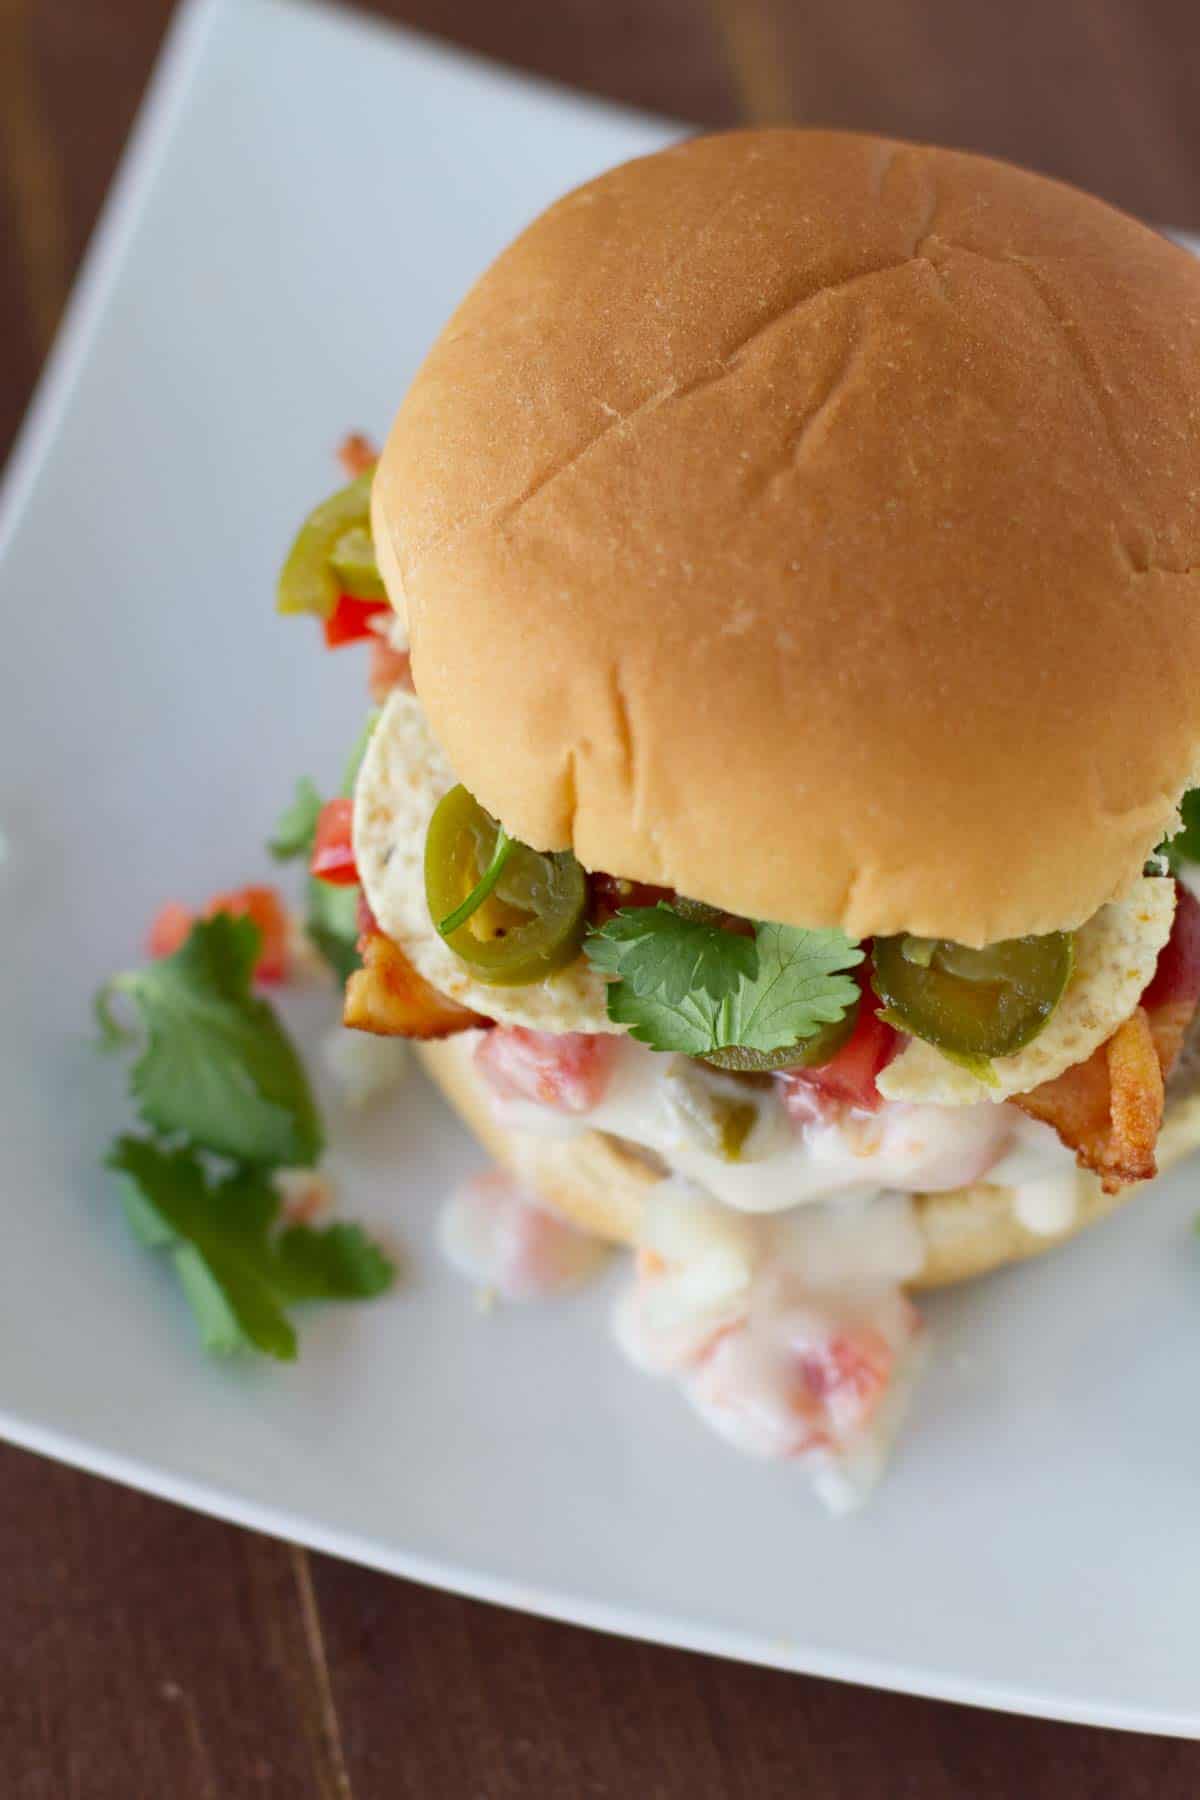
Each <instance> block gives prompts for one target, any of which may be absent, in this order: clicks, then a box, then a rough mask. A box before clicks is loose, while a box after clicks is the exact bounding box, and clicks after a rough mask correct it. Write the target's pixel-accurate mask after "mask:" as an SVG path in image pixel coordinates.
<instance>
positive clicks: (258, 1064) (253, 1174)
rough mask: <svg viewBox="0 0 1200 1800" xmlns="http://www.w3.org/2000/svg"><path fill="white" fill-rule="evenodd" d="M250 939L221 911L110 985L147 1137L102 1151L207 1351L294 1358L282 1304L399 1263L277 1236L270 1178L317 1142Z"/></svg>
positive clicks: (306, 1092)
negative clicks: (122, 1005) (173, 1276)
mask: <svg viewBox="0 0 1200 1800" xmlns="http://www.w3.org/2000/svg"><path fill="white" fill-rule="evenodd" d="M351 899H352V900H353V894H351ZM260 945H261V933H260V932H259V929H258V927H257V926H256V925H255V924H254V923H253V921H252V920H250V919H246V918H238V919H235V918H233V917H232V916H231V915H230V914H228V913H217V914H216V915H215V916H214V917H213V918H211V919H205V920H201V921H199V922H198V923H197V924H195V925H194V926H193V927H192V930H191V933H190V934H189V936H188V939H187V941H186V943H185V944H184V945H183V947H182V948H181V949H179V950H177V951H176V952H175V954H174V956H169V957H165V958H163V959H162V960H161V961H159V962H156V963H151V964H150V965H149V966H148V967H147V968H144V969H136V970H132V971H131V972H129V973H128V974H123V975H116V976H114V977H113V978H112V980H111V981H109V982H107V983H106V984H105V986H104V987H103V988H102V989H101V991H100V993H99V994H98V995H97V997H96V1015H97V1018H98V1020H99V1022H100V1025H101V1029H102V1031H103V1034H104V1037H105V1039H106V1040H107V1041H108V1042H109V1043H110V1044H114V1045H122V1044H131V1043H137V1044H139V1045H140V1049H139V1054H138V1056H137V1059H136V1061H135V1062H134V1064H133V1066H132V1068H131V1070H130V1093H131V1097H132V1099H133V1101H134V1103H135V1105H136V1107H137V1109H138V1112H139V1113H140V1115H141V1117H142V1120H143V1121H144V1123H145V1124H146V1125H147V1126H148V1127H149V1128H150V1131H151V1133H152V1134H154V1135H153V1137H151V1138H144V1137H142V1138H139V1137H131V1136H124V1137H121V1138H119V1139H118V1140H117V1143H116V1144H115V1146H114V1148H113V1150H112V1151H111V1153H110V1155H109V1157H108V1164H109V1166H110V1167H111V1168H114V1169H117V1170H118V1171H119V1172H120V1173H121V1174H122V1175H123V1176H124V1178H125V1180H124V1186H123V1189H122V1202H123V1205H124V1209H125V1215H126V1218H127V1219H128V1221H129V1224H130V1226H131V1228H132V1230H133V1232H134V1234H135V1236H136V1237H137V1238H138V1240H139V1242H141V1243H142V1244H144V1245H146V1246H147V1247H149V1248H153V1249H163V1250H169V1251H170V1253H171V1257H172V1260H173V1262H174V1265H175V1269H176V1272H177V1274H178V1276H179V1279H180V1282H181V1284H182V1286H183V1290H184V1293H185V1294H186V1296H187V1299H188V1302H189V1304H190V1306H191V1308H192V1310H193V1312H194V1313H195V1314H196V1317H197V1319H198V1320H199V1323H200V1330H201V1336H202V1338H203V1340H204V1343H205V1345H206V1347H207V1348H209V1349H212V1350H222V1351H228V1350H233V1349H237V1348H239V1347H250V1348H253V1349H257V1350H261V1351H264V1352H265V1353H266V1354H267V1355H270V1356H276V1357H282V1358H285V1359H290V1358H292V1357H294V1356H295V1354H296V1334H295V1331H294V1329H293V1327H292V1325H291V1323H290V1322H289V1320H288V1319H287V1317H286V1316H285V1313H284V1310H283V1309H284V1308H285V1307H287V1306H290V1305H291V1304H292V1303H293V1302H295V1301H300V1300H353V1299H361V1298H365V1297H367V1296H369V1295H372V1294H378V1293H381V1292H382V1291H383V1289H384V1288H386V1287H388V1286H389V1285H390V1284H391V1281H392V1278H393V1269H392V1265H391V1263H390V1261H389V1260H388V1258H387V1257H386V1256H385V1255H384V1253H383V1252H382V1251H381V1250H380V1249H378V1248H377V1247H376V1246H375V1245H374V1244H373V1243H372V1242H371V1241H370V1239H369V1238H367V1237H366V1235H365V1234H364V1233H363V1232H362V1230H361V1229H360V1228H359V1227H358V1226H356V1225H347V1224H335V1225H330V1226H326V1227H325V1228H324V1229H322V1230H314V1229H313V1228H311V1227H309V1226H305V1225H292V1226H288V1227H286V1228H285V1229H283V1230H280V1229H278V1223H279V1211H280V1200H279V1195H278V1193H277V1192H276V1189H275V1186H274V1183H273V1181H272V1174H273V1172H274V1171H275V1170H276V1169H279V1168H285V1167H305V1168H307V1167H311V1166H312V1165H313V1164H314V1163H315V1162H316V1160H317V1158H318V1157H319V1155H320V1153H321V1149H322V1146H323V1143H324V1133H323V1131H322V1128H321V1121H320V1118H319V1115H318V1113H317V1109H316V1106H315V1103H314V1101H313V1097H312V1091H311V1089H310V1087H309V1084H308V1078H307V1076H306V1075H305V1072H304V1067H303V1065H302V1063H301V1062H300V1059H299V1057H298V1056H297V1054H296V1052H295V1049H294V1048H293V1046H292V1043H291V1041H290V1039H289V1038H288V1036H287V1034H286V1032H285V1031H284V1029H283V1027H282V1025H281V1024H280V1023H279V1020H278V1019H277V1018H276V1016H275V1014H274V1012H273V1011H272V1010H271V1008H270V1006H269V1005H268V1004H267V1002H266V1001H265V1000H263V999H261V998H260V997H259V996H258V995H257V994H255V993H254V992H253V990H252V987H251V979H252V974H253V969H254V965H255V961H256V959H257V956H258V952H259V948H260ZM119 998H124V999H126V1000H128V1001H129V1002H130V1003H131V1006H132V1009H133V1012H134V1016H135V1017H134V1023H133V1024H132V1025H127V1024H124V1023H122V1021H121V1020H119V1019H118V1018H117V1016H116V1014H115V1011H114V1002H115V1001H116V1000H118V999H119Z"/></svg>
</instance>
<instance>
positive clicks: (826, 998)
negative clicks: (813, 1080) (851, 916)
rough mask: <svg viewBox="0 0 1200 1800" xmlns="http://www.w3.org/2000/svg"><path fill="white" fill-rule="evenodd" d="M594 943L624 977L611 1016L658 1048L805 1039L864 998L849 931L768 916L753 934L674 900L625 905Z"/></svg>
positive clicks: (597, 961)
mask: <svg viewBox="0 0 1200 1800" xmlns="http://www.w3.org/2000/svg"><path fill="white" fill-rule="evenodd" d="M584 951H585V954H586V955H587V957H588V959H589V961H590V962H591V963H592V965H593V967H595V968H597V969H599V970H600V971H601V973H603V974H606V975H610V976H615V977H616V979H615V980H614V981H612V982H611V983H610V985H609V988H608V994H607V1004H608V1015H609V1018H610V1019H612V1020H614V1022H615V1023H617V1024H620V1025H625V1026H627V1027H628V1028H629V1031H630V1033H631V1035H632V1036H633V1037H635V1038H637V1039H638V1040H639V1041H640V1042H641V1043H644V1044H648V1045H649V1046H650V1048H651V1049H653V1050H673V1051H680V1052H682V1053H683V1054H684V1055H687V1056H706V1055H710V1054H711V1053H712V1052H713V1051H714V1050H724V1049H729V1048H732V1047H733V1046H735V1045H737V1046H742V1047H744V1048H746V1049H750V1050H758V1051H762V1052H769V1051H772V1050H782V1049H785V1048H786V1047H787V1046H789V1045H791V1044H798V1043H803V1042H804V1040H805V1039H807V1038H810V1037H812V1036H813V1035H814V1033H815V1032H816V1031H817V1030H819V1028H820V1027H821V1026H822V1025H828V1024H833V1023H834V1022H836V1021H837V1020H838V1019H841V1018H842V1017H844V1015H845V1013H846V1012H847V1010H848V1009H849V1008H850V1007H851V1006H853V1005H854V1003H855V1001H856V1000H857V999H858V994H859V988H858V983H857V982H856V981H855V980H854V978H853V976H852V975H850V974H849V972H848V971H849V970H851V969H854V968H856V967H857V966H858V964H859V963H861V962H862V960H863V952H862V950H861V949H860V947H859V946H858V945H857V944H854V943H852V942H851V940H850V939H849V938H848V937H847V936H846V935H845V933H844V932H841V931H802V930H799V929H797V928H795V927H793V926H789V925H773V924H767V923H758V924H756V925H755V927H754V936H753V937H752V938H751V937H745V936H742V935H740V934H739V933H737V932H733V931H729V930H723V929H722V928H720V927H719V926H716V925H713V924H711V923H708V922H705V921H702V920H698V919H685V918H681V917H680V915H679V913H678V912H676V911H675V909H674V908H673V907H671V906H669V905H667V904H666V903H665V902H660V904H659V905H658V906H656V907H633V908H631V909H629V910H628V911H625V912H619V913H617V915H616V917H615V918H613V919H611V920H609V922H608V923H607V924H606V925H605V926H603V927H602V928H601V929H600V930H599V931H593V932H591V933H590V934H589V936H588V937H587V939H586V940H585V942H584Z"/></svg>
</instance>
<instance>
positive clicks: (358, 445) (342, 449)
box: [338, 431, 379, 481]
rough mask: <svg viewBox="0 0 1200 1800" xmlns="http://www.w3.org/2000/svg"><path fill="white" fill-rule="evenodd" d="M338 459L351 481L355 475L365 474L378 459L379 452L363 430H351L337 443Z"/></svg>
mask: <svg viewBox="0 0 1200 1800" xmlns="http://www.w3.org/2000/svg"><path fill="white" fill-rule="evenodd" d="M338 461H339V462H340V463H341V465H342V467H343V469H345V471H346V473H347V475H348V476H349V477H350V479H351V480H352V481H353V479H354V477H355V476H356V475H365V474H366V472H367V470H368V469H373V468H374V467H375V464H376V463H377V462H378V461H379V452H378V450H377V449H376V448H375V446H374V444H373V443H372V442H371V440H370V438H369V437H367V436H366V434H365V433H364V432H361V431H352V432H351V433H350V435H349V436H348V437H344V438H343V439H342V441H341V443H340V444H339V445H338Z"/></svg>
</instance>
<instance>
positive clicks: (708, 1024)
mask: <svg viewBox="0 0 1200 1800" xmlns="http://www.w3.org/2000/svg"><path fill="white" fill-rule="evenodd" d="M607 1001H608V1016H609V1018H610V1019H612V1020H613V1021H614V1022H615V1023H616V1024H618V1025H625V1026H627V1027H628V1029H629V1035H630V1036H631V1037H635V1038H637V1040H638V1042H639V1043H641V1044H649V1046H650V1048H651V1049H652V1050H678V1051H681V1052H682V1053H683V1055H685V1056H706V1055H707V1054H708V1053H709V1051H711V1050H717V1049H719V1048H720V1046H721V1036H720V1032H719V1030H718V1021H719V1016H720V1008H721V1004H722V1003H721V1002H720V1001H719V1000H712V999H710V998H709V997H708V995H707V994H698V995H691V994H685V996H684V997H683V999H682V1000H679V1001H677V1002H671V1001H668V1000H664V999H663V997H662V995H661V994H639V993H638V992H637V990H636V988H634V987H633V985H632V984H631V983H630V982H628V981H614V982H613V983H612V985H611V986H610V987H609V990H608V994H607Z"/></svg>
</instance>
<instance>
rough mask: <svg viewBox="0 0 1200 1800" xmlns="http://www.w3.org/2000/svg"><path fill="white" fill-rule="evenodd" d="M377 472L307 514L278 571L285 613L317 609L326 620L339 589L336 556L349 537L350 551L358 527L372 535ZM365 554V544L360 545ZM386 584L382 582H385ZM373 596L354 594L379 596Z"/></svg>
mask: <svg viewBox="0 0 1200 1800" xmlns="http://www.w3.org/2000/svg"><path fill="white" fill-rule="evenodd" d="M374 473H375V472H374V470H373V469H368V470H367V471H366V472H365V473H364V474H362V475H359V476H356V477H355V479H354V480H353V481H352V482H350V483H349V484H348V486H346V487H344V488H339V489H338V491H337V493H336V494H331V495H330V496H329V498H328V499H327V500H322V502H321V504H320V505H319V506H315V507H314V508H313V510H312V512H310V513H309V515H308V517H307V519H305V521H304V523H303V525H302V526H301V527H300V529H299V531H298V532H297V533H296V536H295V538H294V539H293V541H292V547H291V549H290V550H289V551H288V554H287V559H286V561H285V562H284V565H283V568H282V570H281V571H280V575H279V584H278V587H277V589H276V602H275V603H276V606H277V608H278V610H279V611H280V612H282V613H315V614H316V615H317V617H318V618H321V619H327V618H328V617H329V615H330V614H331V613H332V611H333V609H334V607H335V606H336V605H337V603H338V596H339V595H340V594H342V593H344V592H345V591H346V590H345V589H344V588H342V587H341V585H340V584H339V581H338V577H337V574H336V573H335V571H334V567H333V559H334V556H335V555H336V554H337V553H338V549H339V546H341V545H343V544H344V543H345V542H346V540H347V539H348V538H350V542H351V547H352V552H353V545H354V543H355V541H356V540H355V539H354V538H351V537H350V534H352V533H355V532H357V531H365V532H366V533H367V534H368V539H369V533H370V522H369V521H370V510H371V482H372V479H373V477H374ZM359 554H360V555H361V543H359ZM381 587H382V584H381ZM378 597H379V596H377V595H375V594H363V595H360V596H356V598H362V599H375V598H378Z"/></svg>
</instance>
